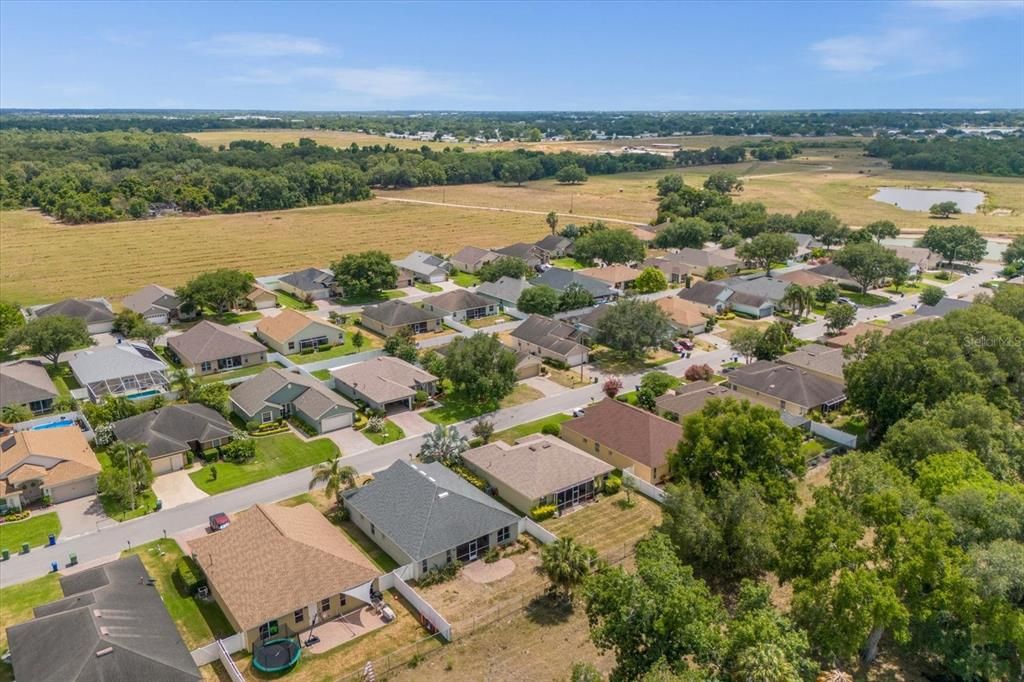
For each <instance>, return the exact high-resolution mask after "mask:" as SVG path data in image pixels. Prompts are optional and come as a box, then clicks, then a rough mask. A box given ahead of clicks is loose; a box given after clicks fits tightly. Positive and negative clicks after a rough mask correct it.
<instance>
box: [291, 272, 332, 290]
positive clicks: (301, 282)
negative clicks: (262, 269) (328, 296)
mask: <svg viewBox="0 0 1024 682" xmlns="http://www.w3.org/2000/svg"><path fill="white" fill-rule="evenodd" d="M278 281H279V282H284V283H286V284H290V285H292V286H293V287H295V288H296V289H299V290H300V291H307V292H310V293H312V292H316V291H323V290H324V289H330V288H331V283H332V282H334V273H332V272H327V271H325V270H321V269H320V268H306V269H305V270H298V271H297V272H293V273H290V274H287V275H285V276H284V277H281V278H280V279H278Z"/></svg>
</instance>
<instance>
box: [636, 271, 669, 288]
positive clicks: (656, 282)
mask: <svg viewBox="0 0 1024 682" xmlns="http://www.w3.org/2000/svg"><path fill="white" fill-rule="evenodd" d="M667 288H668V280H667V279H666V278H665V273H663V272H662V271H661V270H659V269H658V268H653V267H651V268H644V269H643V272H641V273H640V274H639V275H637V278H636V280H635V281H634V282H633V290H634V291H636V292H637V293H638V294H653V293H654V292H656V291H664V290H665V289H667Z"/></svg>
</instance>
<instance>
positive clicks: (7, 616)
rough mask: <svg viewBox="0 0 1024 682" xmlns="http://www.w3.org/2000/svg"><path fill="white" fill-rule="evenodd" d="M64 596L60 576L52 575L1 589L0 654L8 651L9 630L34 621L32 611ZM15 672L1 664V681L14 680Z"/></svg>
mask: <svg viewBox="0 0 1024 682" xmlns="http://www.w3.org/2000/svg"><path fill="white" fill-rule="evenodd" d="M63 596H64V593H63V592H61V591H60V576H58V575H57V574H56V573H50V574H48V575H45V576H43V577H42V578H36V579H35V580H30V581H28V582H27V583H19V584H17V585H11V586H10V587H5V588H3V589H0V623H3V624H4V627H2V628H0V652H2V651H7V628H9V627H11V626H12V625H17V624H18V623H24V622H25V621H27V620H32V609H34V608H35V607H37V606H42V605H43V604H48V603H49V602H52V601H56V600H58V599H60V598H61V597H63ZM13 679H14V676H13V670H12V669H11V667H10V666H9V665H7V664H6V663H0V680H13Z"/></svg>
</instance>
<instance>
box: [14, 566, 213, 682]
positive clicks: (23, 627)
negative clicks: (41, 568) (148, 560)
mask: <svg viewBox="0 0 1024 682" xmlns="http://www.w3.org/2000/svg"><path fill="white" fill-rule="evenodd" d="M60 590H61V593H62V594H63V595H64V596H63V598H61V599H58V600H56V601H52V602H50V603H48V604H43V605H42V606H37V607H35V609H33V615H34V618H33V619H32V620H29V621H26V622H24V623H19V624H17V625H12V626H11V627H9V628H7V644H8V645H9V646H10V650H11V665H13V666H14V678H17V679H18V681H19V682H54V681H55V680H61V681H62V682H93V681H96V680H149V681H150V682H157V681H158V680H159V682H199V680H201V679H203V676H202V675H201V674H200V673H199V669H198V668H197V667H196V664H195V661H193V660H192V654H191V653H190V652H189V650H188V647H186V646H185V643H184V642H183V641H182V640H181V635H180V634H178V628H177V626H176V625H175V624H174V621H173V620H172V619H171V615H170V614H169V613H168V612H167V608H166V607H165V606H164V602H163V599H161V597H160V593H159V592H157V588H156V587H155V585H154V581H153V579H152V577H151V576H150V575H149V573H147V571H146V567H145V565H144V564H143V563H142V559H140V558H139V556H138V555H137V554H131V555H129V556H126V557H123V558H120V559H116V560H115V561H112V562H110V563H107V564H103V565H102V566H96V567H95V568H89V569H85V570H83V571H79V572H78V573H73V574H71V575H65V576H61V578H60ZM14 678H12V679H14Z"/></svg>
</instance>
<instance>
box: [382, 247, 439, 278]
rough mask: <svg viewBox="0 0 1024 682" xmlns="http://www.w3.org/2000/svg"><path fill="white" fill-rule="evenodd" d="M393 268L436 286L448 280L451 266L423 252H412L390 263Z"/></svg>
mask: <svg viewBox="0 0 1024 682" xmlns="http://www.w3.org/2000/svg"><path fill="white" fill-rule="evenodd" d="M392 262H393V263H394V265H395V267H397V268H400V269H405V270H408V271H409V272H411V273H412V274H413V277H415V278H416V279H417V280H418V281H420V282H428V283H432V284H436V283H437V282H443V281H445V280H446V279H448V273H449V272H451V270H452V264H451V263H449V262H448V261H446V260H444V259H443V258H439V257H437V256H435V255H434V254H432V253H426V252H424V251H413V252H412V253H410V254H409V255H408V256H406V257H405V258H403V259H402V260H396V261H392Z"/></svg>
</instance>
